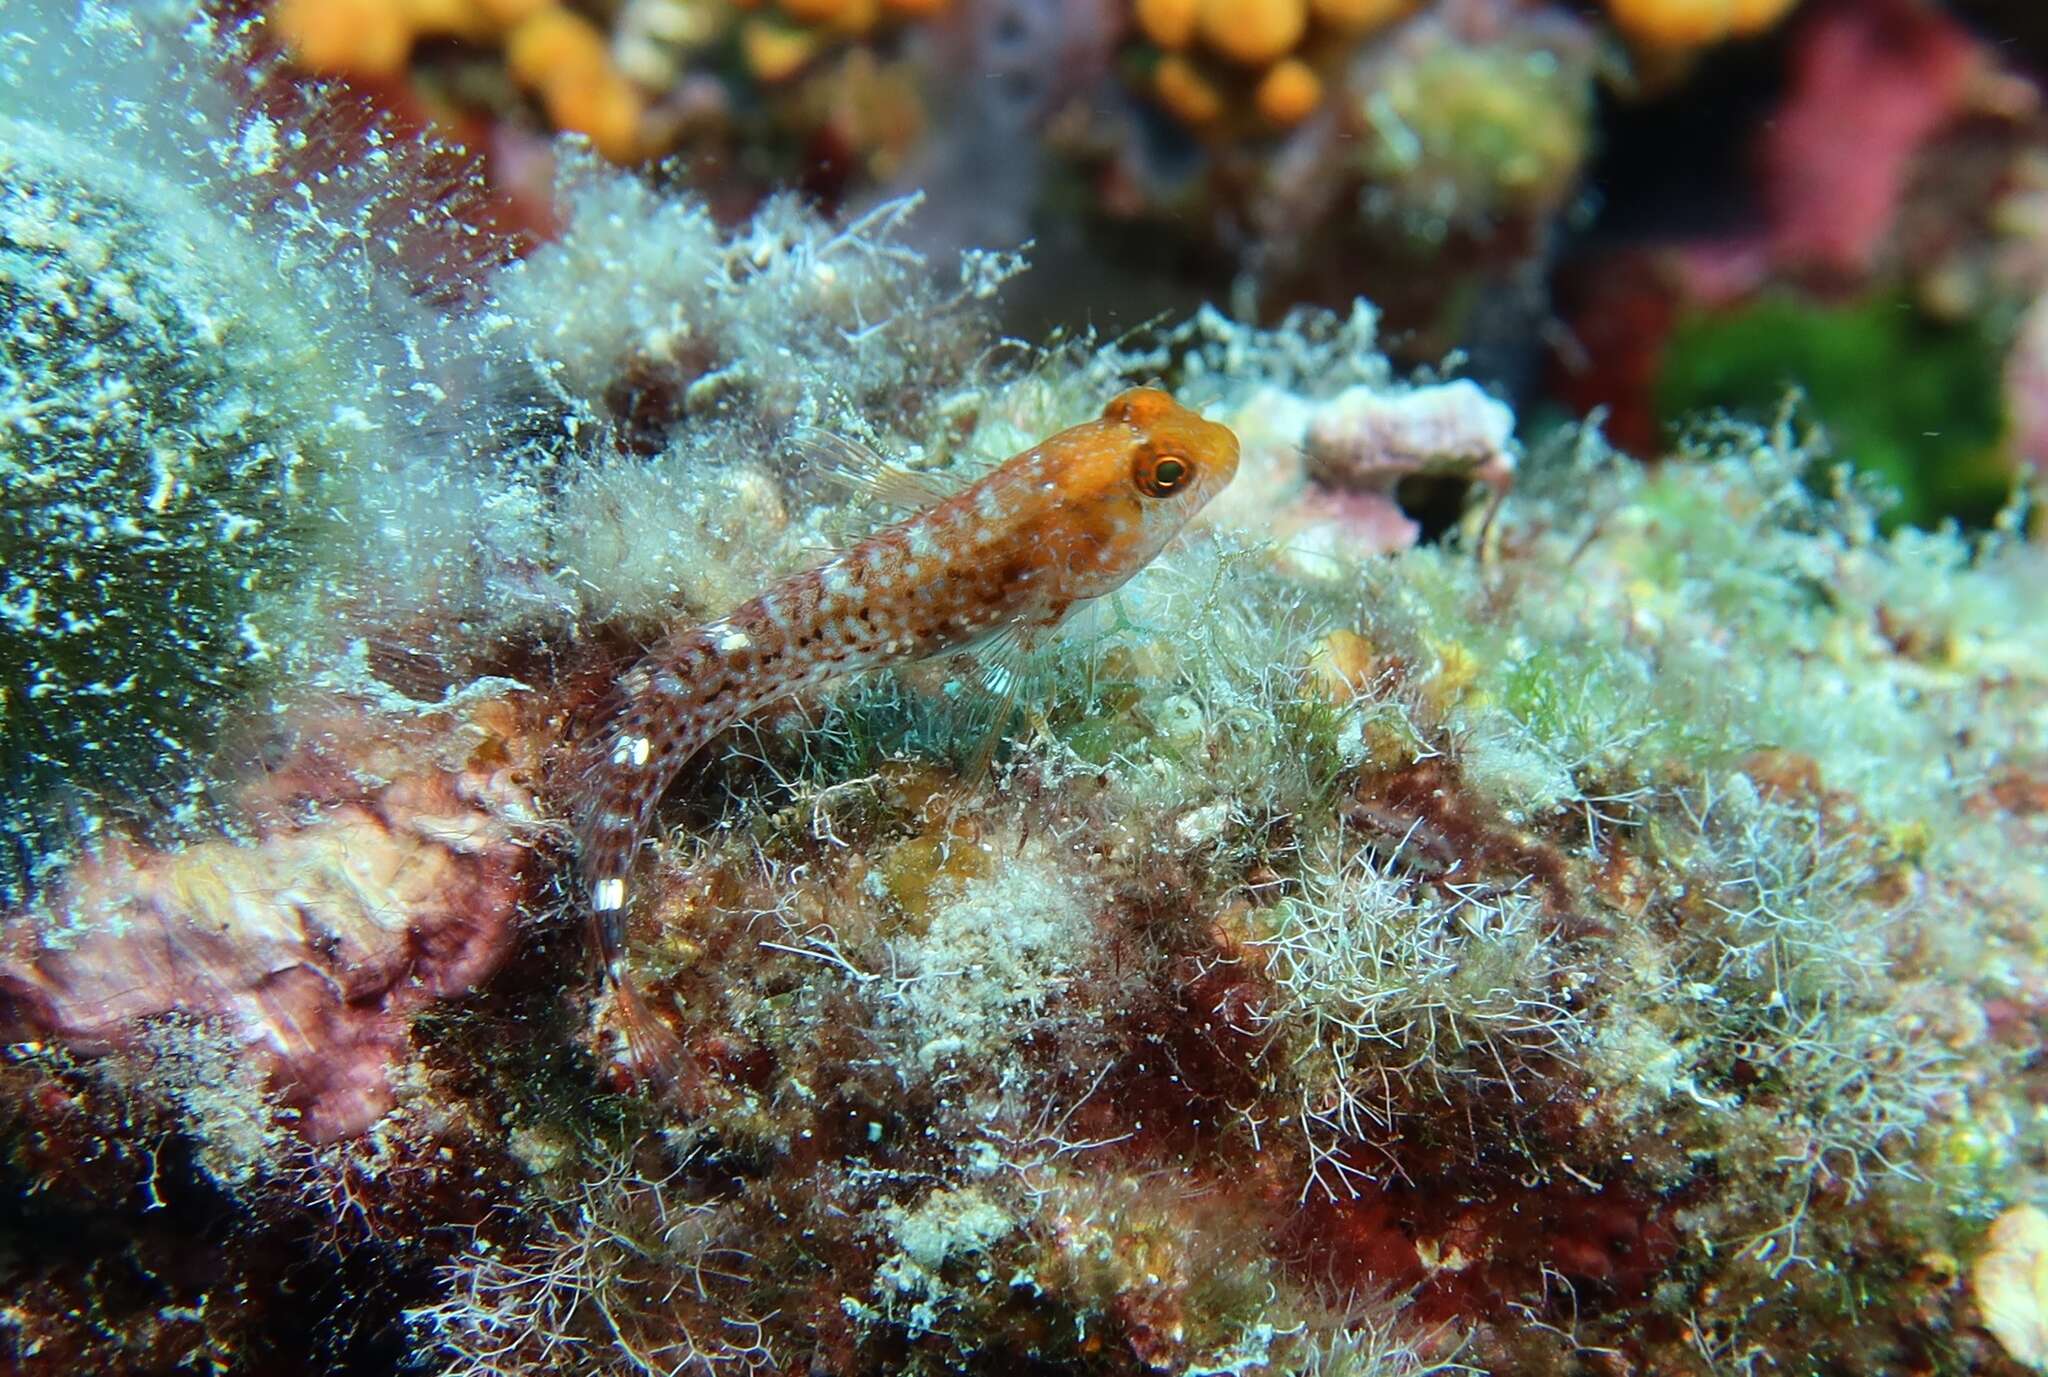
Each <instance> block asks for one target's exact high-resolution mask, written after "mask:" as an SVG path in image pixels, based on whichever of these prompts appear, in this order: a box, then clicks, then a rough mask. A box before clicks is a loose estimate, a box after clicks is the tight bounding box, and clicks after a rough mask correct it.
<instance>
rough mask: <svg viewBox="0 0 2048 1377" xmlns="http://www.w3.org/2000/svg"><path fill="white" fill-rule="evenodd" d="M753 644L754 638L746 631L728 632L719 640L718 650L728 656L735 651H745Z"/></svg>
mask: <svg viewBox="0 0 2048 1377" xmlns="http://www.w3.org/2000/svg"><path fill="white" fill-rule="evenodd" d="M753 643H754V639H753V637H751V636H749V635H747V633H746V632H744V631H726V632H724V633H722V634H721V635H720V636H719V638H718V648H719V649H720V650H722V651H724V652H725V653H726V654H728V655H729V654H731V653H732V652H733V651H735V650H745V649H746V648H747V647H748V646H750V645H752V644H753Z"/></svg>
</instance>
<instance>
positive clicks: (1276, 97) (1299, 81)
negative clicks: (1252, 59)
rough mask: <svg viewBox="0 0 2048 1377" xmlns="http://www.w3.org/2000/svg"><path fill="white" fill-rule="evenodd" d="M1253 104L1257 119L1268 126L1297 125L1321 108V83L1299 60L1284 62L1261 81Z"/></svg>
mask: <svg viewBox="0 0 2048 1377" xmlns="http://www.w3.org/2000/svg"><path fill="white" fill-rule="evenodd" d="M1252 101H1253V103H1254V104H1255V105H1257V106H1258V110H1259V116H1260V118H1262V119H1264V120H1265V121H1266V122H1267V123H1269V124H1277V125H1280V126H1281V127H1283V128H1285V127H1286V126H1288V125H1294V124H1299V123H1301V122H1302V121H1303V120H1305V119H1307V118H1308V117H1309V116H1310V115H1311V114H1313V113H1315V108H1316V107H1317V106H1318V105H1320V104H1322V102H1323V83H1322V79H1321V78H1320V77H1318V76H1317V75H1316V74H1315V72H1314V70H1313V69H1312V68H1310V67H1309V65H1308V64H1307V63H1306V62H1303V61H1302V60H1301V59H1300V58H1298V57H1289V58H1283V59H1282V60H1280V61H1279V62H1276V63H1274V64H1273V66H1272V69H1271V70H1269V71H1268V72H1267V73H1266V75H1265V76H1264V77H1262V78H1260V80H1259V89H1258V90H1257V91H1256V92H1254V93H1253V95H1252Z"/></svg>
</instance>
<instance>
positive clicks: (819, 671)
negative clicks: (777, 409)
mask: <svg viewBox="0 0 2048 1377" xmlns="http://www.w3.org/2000/svg"><path fill="white" fill-rule="evenodd" d="M1236 472H1237V437H1236V436H1234V435H1233V434H1231V432H1230V431H1229V430H1227V429H1226V428H1224V427H1223V426H1220V425H1217V424H1216V423H1214V422H1212V421H1206V420H1203V419H1202V417H1200V416H1199V415H1197V414H1196V413H1195V412H1193V411H1190V410H1188V409H1187V408H1186V407H1183V406H1181V405H1180V404H1179V403H1177V402H1175V401H1174V400H1173V398H1172V397H1170V396H1168V395H1167V394H1166V393H1164V392H1161V391H1158V390H1156V389H1153V388H1133V389H1131V390H1130V391H1127V392H1123V393H1121V394H1119V395H1118V396H1117V397H1115V398H1114V399H1113V400H1111V402H1110V403H1109V405H1108V406H1106V407H1104V408H1103V411H1102V415H1101V417H1100V418H1099V419H1097V420H1093V421H1089V422H1086V423H1084V424H1082V425H1078V426H1074V427H1072V428H1071V429H1068V430H1063V431H1061V432H1060V433H1059V434H1057V435H1054V436H1052V437H1051V438H1049V439H1047V440H1045V441H1043V442H1042V443H1040V444H1037V445H1034V446H1033V447H1032V448H1030V449H1028V450H1025V451H1024V452H1023V453H1022V454H1019V455H1017V456H1015V457H1014V458H1012V459H1010V460H1009V461H1008V462H1006V463H1005V464H1003V465H1002V466H1001V467H1000V468H998V469H996V470H995V471H994V472H993V473H991V474H989V475H988V476H987V477H986V478H983V479H981V480H980V481H979V482H977V483H974V484H973V485H971V486H969V487H967V488H965V489H963V490H962V491H961V492H959V493H957V494H955V495H954V496H952V497H949V498H947V499H946V500H944V501H942V502H939V503H937V504H936V505H935V506H932V507H930V508H929V509H927V510H925V511H922V512H919V513H918V514H917V515H915V516H913V517H910V518H909V519H907V520H904V521H900V522H897V523H896V524H895V525H892V526H889V527H886V528H885V529H883V530H880V531H877V532H876V533H875V534H874V535H871V536H869V537H868V538H867V539H865V540H863V541H861V542H860V543H859V544H858V545H856V546H854V547H853V548H852V549H850V550H848V551H846V552H845V553H844V554H842V555H840V556H839V557H838V558H836V559H834V560H832V561H831V562H830V563H828V564H824V565H821V566H819V567H818V568H815V569H809V570H806V571H804V572H803V573H800V574H795V575H792V576H790V577H789V578H786V579H784V580H783V581H782V582H780V583H778V584H777V585H776V586H775V587H773V588H771V589H769V590H768V591H767V592H765V593H763V594H761V596H759V597H757V598H755V599H754V600H753V601H751V602H748V603H745V604H743V605H741V606H740V607H737V608H735V609H734V610H733V611H731V612H729V613H727V614H726V615H725V616H723V617H720V618H719V619H718V620H716V621H714V622H710V623H708V624H706V625H703V626H698V627H693V628H691V629H688V630H683V631H678V632H675V633H673V634H671V635H669V636H667V637H666V638H664V639H663V640H662V641H661V642H660V643H658V644H657V645H656V646H655V647H654V648H653V650H651V651H650V652H649V653H648V654H647V656H646V657H645V658H644V659H642V660H641V661H640V662H639V663H638V664H637V665H635V666H634V667H633V668H632V669H631V670H629V671H627V672H626V674H625V675H623V676H622V677H621V678H620V681H619V695H618V697H619V705H618V707H617V709H616V710H615V711H614V712H613V713H612V714H611V716H610V717H609V719H608V720H607V721H606V722H604V723H603V724H602V725H601V727H600V729H599V731H598V732H597V734H596V735H594V736H593V737H592V739H591V741H590V743H589V748H588V751H587V754H586V755H585V756H584V759H585V760H586V761H587V762H588V764H587V765H586V767H585V770H584V774H583V777H582V779H581V780H580V782H579V787H578V793H577V797H576V798H575V799H574V800H573V814H574V821H575V827H576V834H577V840H578V843H579V848H580V853H579V858H578V868H579V871H580V873H581V878H582V882H583V885H584V887H585V890H586V892H587V894H588V895H589V898H590V904H591V908H592V909H593V910H594V911H595V913H596V915H597V918H598V923H599V929H600V934H601V940H602V944H603V946H604V949H605V956H606V958H607V962H608V965H609V968H610V970H611V973H612V974H613V976H614V977H615V978H616V977H618V976H619V975H620V972H619V970H618V959H619V951H620V946H621V944H622V942H623V926H624V914H623V910H624V908H625V904H626V887H627V878H628V872H629V871H630V870H631V867H632V861H633V856H634V853H635V851H636V850H637V849H638V847H639V844H640V840H641V838H642V837H643V836H644V835H645V834H646V831H647V825H648V822H649V820H650V819H651V817H652V815H653V812H654V808H655V805H656V803H657V802H658V801H659V800H660V798H661V795H662V793H663V792H664V791H665V790H666V789H667V788H668V785H669V783H670V782H671V781H672V780H673V779H674V778H675V775H676V772H677V771H678V770H680V769H681V768H682V767H683V765H684V764H686V763H687V762H688V761H689V759H690V758H691V757H692V756H694V755H695V754H696V753H697V752H698V751H700V750H701V749H703V747H704V745H705V743H706V742H708V741H709V740H710V739H711V738H712V737H713V736H715V735H717V734H718V733H719V732H720V731H722V730H723V729H725V728H726V727H727V726H729V725H731V724H732V723H733V722H735V721H737V720H739V719H740V718H743V717H745V716H747V715H748V714H750V713H752V712H754V711H755V710H757V709H759V708H761V707H763V706H765V705H767V704H769V703H772V702H774V701H775V700H776V699H779V698H783V697H786V696H787V695H790V694H793V693H798V692H801V691H802V690H804V689H806V688H809V687H811V686H813V685H815V684H818V683H819V682H821V681H823V680H825V679H829V678H831V677H833V676H834V675H839V674H850V673H853V672H855V671H858V670H865V669H875V668H879V667H882V666H886V665H895V664H904V663H908V662H911V661H915V660H921V659H925V658H928V657H930V656H934V655H941V654H945V653H948V652H951V651H957V650H960V649H962V648H965V647H969V646H973V645H975V644H976V643H978V642H984V641H987V640H989V639H990V638H993V637H999V636H1011V637H1015V638H1018V639H1020V640H1023V641H1027V642H1028V640H1029V639H1030V638H1031V636H1032V635H1033V634H1034V633H1036V632H1038V631H1040V630H1042V629H1044V628H1046V627H1050V626H1052V625H1053V624H1054V623H1056V622H1058V621H1059V620H1060V619H1061V618H1062V617H1064V616H1065V615H1066V614H1067V612H1068V610H1069V609H1070V608H1072V607H1073V606H1074V605H1075V604H1076V603H1078V602H1082V601H1084V600H1086V599H1089V598H1095V597H1100V596H1101V595H1103V594H1104V593H1108V592H1111V591H1112V590H1114V589H1116V588H1117V587H1119V586H1120V585H1122V584H1123V583H1124V581H1125V580H1127V579H1129V578H1130V577H1131V575H1133V574H1135V573H1136V572H1137V571H1138V570H1140V569H1142V568H1143V567H1144V566H1145V565H1146V564H1148V563H1149V562H1150V561H1151V560H1152V558H1153V556H1155V555H1157V554H1158V553H1159V551H1160V550H1161V549H1162V548H1163V547H1164V546H1165V545H1166V543H1167V541H1169V540H1170V539H1172V538H1173V536H1174V535H1175V534H1176V533H1177V532H1179V530H1180V529H1181V527H1182V526H1184V525H1185V524H1186V523H1187V520H1188V518H1189V517H1191V516H1193V515H1194V513H1195V512H1197V511H1199V510H1200V509H1201V508H1202V506H1203V505H1204V504H1206V503H1207V502H1208V501H1209V499H1210V498H1212V497H1214V496H1215V495H1216V494H1217V493H1218V492H1219V491H1221V490H1222V488H1223V487H1224V485H1225V484H1227V483H1229V482H1230V480H1231V477H1232V476H1233V475H1234V474H1235V473H1236ZM620 983H621V987H622V993H624V994H626V995H628V996H630V988H629V987H626V986H625V985H624V982H623V981H621V982H620Z"/></svg>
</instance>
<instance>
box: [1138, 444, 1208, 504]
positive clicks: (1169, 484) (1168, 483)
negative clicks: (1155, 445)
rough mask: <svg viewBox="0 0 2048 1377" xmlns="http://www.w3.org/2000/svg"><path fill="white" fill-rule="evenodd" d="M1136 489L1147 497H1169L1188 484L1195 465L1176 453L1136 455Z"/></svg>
mask: <svg viewBox="0 0 2048 1377" xmlns="http://www.w3.org/2000/svg"><path fill="white" fill-rule="evenodd" d="M1135 476H1136V478H1137V482H1138V491H1139V492H1141V493H1144V494H1145V496H1147V497H1170V496H1172V495H1173V494H1174V493H1177V492H1179V491H1180V490H1181V489H1182V488H1184V487H1186V486H1187V485H1188V480H1189V479H1191V478H1193V477H1194V476H1195V466H1194V465H1193V464H1190V463H1189V462H1188V461H1187V460H1185V459H1183V458H1181V456H1180V455H1178V454H1145V455H1140V456H1139V457H1138V470H1137V473H1136V475H1135Z"/></svg>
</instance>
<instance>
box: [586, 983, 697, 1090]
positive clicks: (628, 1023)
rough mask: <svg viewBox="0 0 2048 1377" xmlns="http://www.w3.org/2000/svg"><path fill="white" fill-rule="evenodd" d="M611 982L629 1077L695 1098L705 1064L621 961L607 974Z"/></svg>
mask: <svg viewBox="0 0 2048 1377" xmlns="http://www.w3.org/2000/svg"><path fill="white" fill-rule="evenodd" d="M606 978H607V979H608V980H609V981H610V982H611V985H612V990H613V995H614V1000H613V1007H614V1009H615V1016H616V1018H617V1021H618V1028H619V1036H620V1039H621V1041H622V1042H623V1043H624V1044H625V1046H624V1049H623V1051H624V1055H623V1058H622V1064H623V1066H624V1068H625V1070H626V1071H627V1073H628V1074H629V1075H631V1077H632V1078H633V1079H634V1080H636V1081H639V1082H641V1083H643V1084H646V1085H650V1086H652V1087H653V1088H654V1090H655V1091H656V1092H657V1093H658V1094H660V1095H664V1096H674V1097H677V1098H679V1099H683V1100H686V1101H691V1102H694V1101H695V1100H696V1099H697V1098H698V1097H699V1096H700V1095H701V1092H702V1090H703V1086H704V1068H703V1066H702V1064H701V1063H699V1062H698V1060H697V1059H696V1057H694V1056H692V1055H691V1054H690V1049H689V1048H687V1047H685V1046H684V1045H683V1040H682V1038H680V1037H678V1036H677V1035H676V1031H675V1029H673V1028H671V1027H670V1026H669V1025H668V1023H667V1022H666V1021H664V1020H663V1019H662V1018H661V1017H660V1015H658V1014H656V1013H655V1012H654V1010H653V1009H652V1008H651V1007H649V1005H648V1003H647V999H646V996H644V995H643V994H641V992H640V986H639V984H638V983H637V982H636V981H635V980H634V979H633V977H632V976H631V975H630V974H629V973H628V972H627V971H626V969H625V967H624V965H623V964H622V963H614V964H613V965H612V967H611V968H610V970H609V971H608V972H607V974H606Z"/></svg>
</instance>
